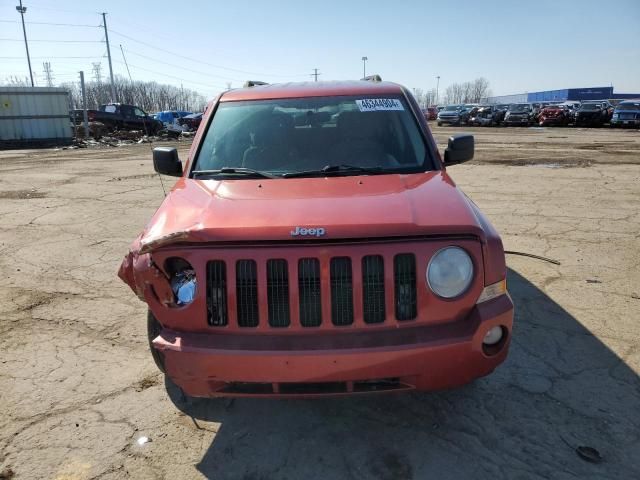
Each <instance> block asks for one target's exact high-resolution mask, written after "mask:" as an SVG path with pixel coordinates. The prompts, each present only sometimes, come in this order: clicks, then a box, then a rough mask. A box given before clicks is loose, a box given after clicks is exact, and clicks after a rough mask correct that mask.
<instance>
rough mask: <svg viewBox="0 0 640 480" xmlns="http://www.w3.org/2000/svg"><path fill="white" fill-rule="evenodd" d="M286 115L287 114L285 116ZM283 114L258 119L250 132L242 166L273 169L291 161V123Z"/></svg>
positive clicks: (292, 153) (255, 168)
mask: <svg viewBox="0 0 640 480" xmlns="http://www.w3.org/2000/svg"><path fill="white" fill-rule="evenodd" d="M287 117H288V116H287ZM289 120H290V119H289V118H284V116H283V115H277V116H270V117H267V118H264V119H263V120H262V121H260V122H259V123H258V124H257V125H256V126H255V128H253V131H252V132H251V146H250V147H249V148H247V150H245V152H244V155H243V157H242V166H243V167H245V168H252V169H254V170H274V169H278V168H280V167H284V166H286V165H288V164H290V163H291V160H292V156H293V155H294V152H293V151H292V149H291V148H290V145H291V141H292V139H291V135H292V132H291V129H292V128H293V124H292V123H291V122H290V121H289Z"/></svg>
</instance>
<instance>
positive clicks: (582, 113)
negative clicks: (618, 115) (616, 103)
mask: <svg viewBox="0 0 640 480" xmlns="http://www.w3.org/2000/svg"><path fill="white" fill-rule="evenodd" d="M612 116H613V107H612V106H611V104H610V103H609V102H608V101H607V100H588V101H584V102H582V104H580V108H578V110H577V111H576V115H575V120H574V124H575V126H576V127H600V126H602V125H604V124H605V123H609V120H611V117H612Z"/></svg>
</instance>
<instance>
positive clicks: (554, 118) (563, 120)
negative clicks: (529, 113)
mask: <svg viewBox="0 0 640 480" xmlns="http://www.w3.org/2000/svg"><path fill="white" fill-rule="evenodd" d="M569 121H570V116H569V109H568V108H567V107H564V106H562V105H547V106H546V107H544V108H543V109H542V110H540V113H539V114H538V125H540V126H541V127H546V126H549V125H559V126H566V125H568V124H569Z"/></svg>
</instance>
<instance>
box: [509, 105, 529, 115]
mask: <svg viewBox="0 0 640 480" xmlns="http://www.w3.org/2000/svg"><path fill="white" fill-rule="evenodd" d="M509 111H510V112H512V113H523V112H530V111H531V105H529V104H527V103H521V104H517V103H516V104H513V105H511V106H510V107H509Z"/></svg>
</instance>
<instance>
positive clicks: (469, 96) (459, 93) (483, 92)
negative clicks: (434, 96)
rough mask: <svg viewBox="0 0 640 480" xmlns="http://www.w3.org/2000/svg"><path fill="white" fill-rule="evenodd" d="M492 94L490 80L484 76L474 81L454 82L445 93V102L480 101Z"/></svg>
mask: <svg viewBox="0 0 640 480" xmlns="http://www.w3.org/2000/svg"><path fill="white" fill-rule="evenodd" d="M490 94H491V90H490V89H489V81H488V80H487V79H486V78H484V77H480V78H476V79H475V80H474V81H473V82H464V83H452V84H451V85H449V86H448V87H447V89H446V90H445V93H444V102H445V103H449V104H456V103H479V102H480V101H481V100H482V99H485V98H487V97H488V96H489V95H490Z"/></svg>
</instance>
